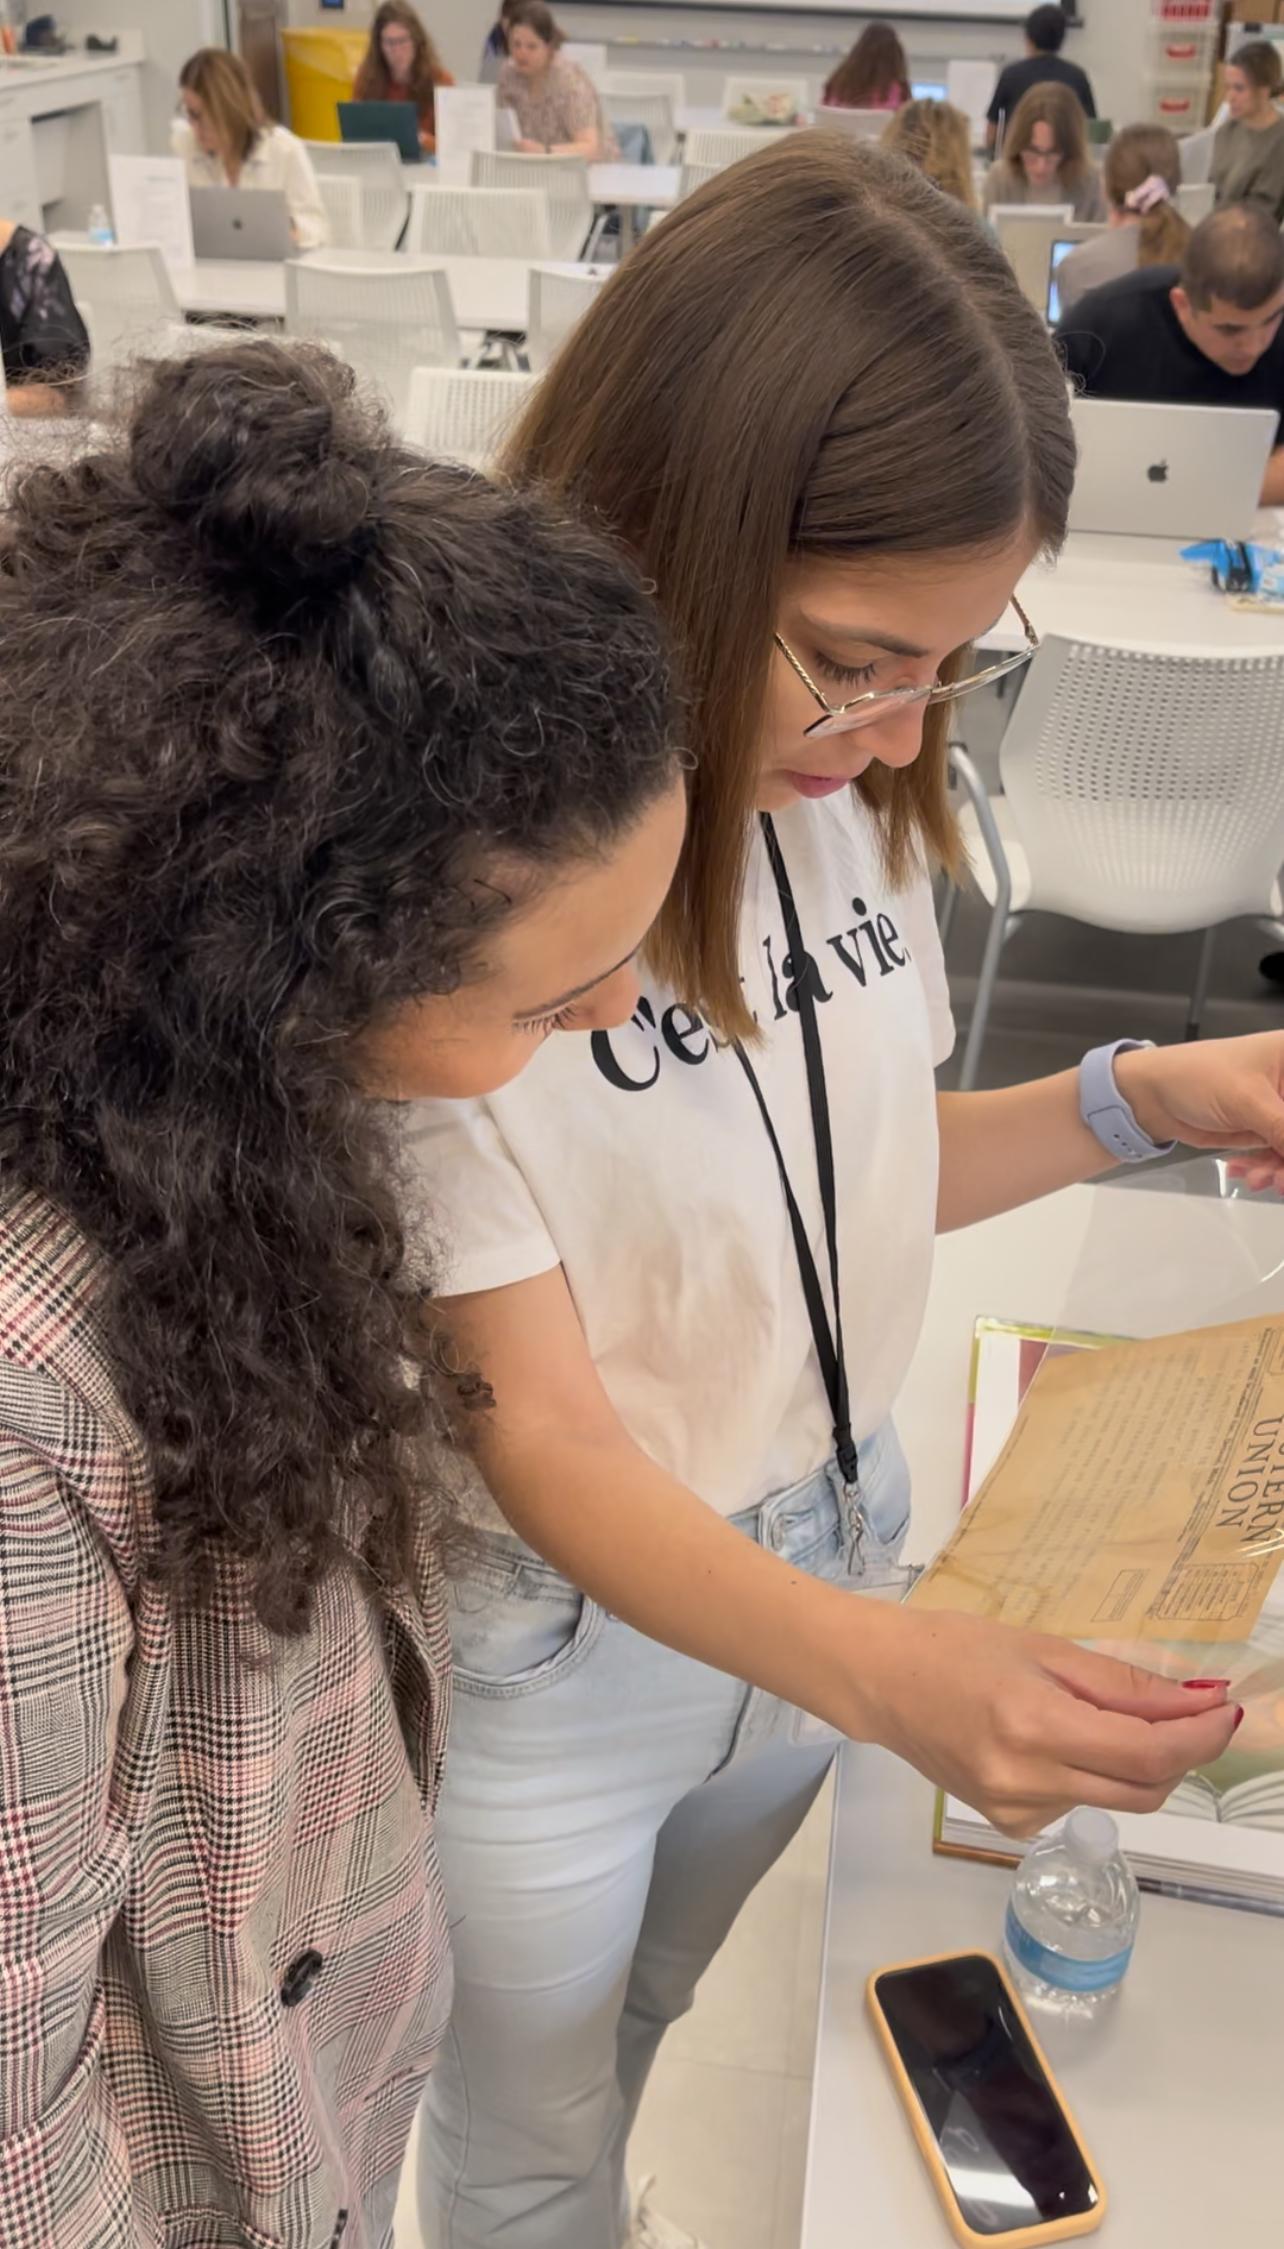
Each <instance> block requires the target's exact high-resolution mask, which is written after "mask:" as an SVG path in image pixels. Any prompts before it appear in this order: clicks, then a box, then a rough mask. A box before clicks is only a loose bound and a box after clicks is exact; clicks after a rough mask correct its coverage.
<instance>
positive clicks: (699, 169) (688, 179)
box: [657, 160, 727, 215]
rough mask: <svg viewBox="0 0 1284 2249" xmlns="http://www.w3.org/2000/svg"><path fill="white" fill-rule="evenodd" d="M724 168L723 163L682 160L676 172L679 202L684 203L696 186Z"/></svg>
mask: <svg viewBox="0 0 1284 2249" xmlns="http://www.w3.org/2000/svg"><path fill="white" fill-rule="evenodd" d="M726 169H727V166H726V165H725V164H690V163H687V162H686V161H685V160H684V161H683V165H682V169H681V171H680V172H679V174H678V201H679V203H685V201H686V199H687V197H688V196H689V195H694V194H695V191H696V189H697V188H698V187H703V186H704V184H705V182H706V180H716V179H717V177H718V175H719V173H721V172H725V171H726ZM657 215H661V214H657Z"/></svg>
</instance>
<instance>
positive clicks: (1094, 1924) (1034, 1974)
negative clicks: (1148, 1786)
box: [1003, 1808, 1141, 2021]
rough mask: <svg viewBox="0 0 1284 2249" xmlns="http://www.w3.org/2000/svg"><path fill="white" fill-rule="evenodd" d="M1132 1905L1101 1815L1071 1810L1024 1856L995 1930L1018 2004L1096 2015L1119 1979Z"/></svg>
mask: <svg viewBox="0 0 1284 2249" xmlns="http://www.w3.org/2000/svg"><path fill="white" fill-rule="evenodd" d="M1140 1902H1141V1901H1140V1899H1139V1898H1138V1895H1137V1884H1136V1882H1135V1880H1134V1879H1133V1872H1132V1868H1131V1867H1130V1866H1129V1864H1128V1861H1127V1859H1126V1858H1125V1857H1124V1855H1123V1852H1122V1851H1121V1850H1120V1848H1119V1830H1118V1828H1117V1827H1116V1825H1115V1823H1114V1821H1113V1820H1112V1819H1111V1817H1110V1814H1109V1812H1094V1811H1087V1810H1084V1809H1082V1808H1081V1809H1080V1810H1079V1811H1075V1812H1071V1814H1070V1816H1069V1818H1068V1819H1067V1820H1066V1821H1065V1823H1064V1825H1063V1826H1062V1827H1060V1828H1058V1829H1057V1831H1056V1832H1055V1834H1052V1835H1045V1836H1044V1837H1043V1839H1042V1841H1040V1842H1038V1843H1036V1844H1035V1845H1034V1846H1033V1848H1032V1849H1031V1850H1029V1851H1027V1853H1026V1855H1025V1858H1024V1859H1023V1861H1022V1863H1021V1865H1020V1866H1019V1867H1018V1869H1017V1873H1016V1878H1015V1880H1014V1882H1013V1884H1012V1891H1011V1895H1010V1897H1009V1899H1008V1910H1007V1919H1006V1921H1005V1923H1004V1929H1003V1950H1004V1954H1005V1956H1006V1959H1007V1964H1008V1967H1009V1969H1010V1970H1011V1973H1012V1980H1013V1982H1014V1983H1015V1984H1016V1987H1017V1990H1018V1991H1019V1992H1020V1994H1021V1997H1022V1998H1023V2000H1024V2001H1025V2003H1026V2005H1027V2006H1028V2007H1032V2008H1034V2009H1036V2010H1038V2011H1040V2012H1042V2013H1044V2014H1045V2015H1054V2014H1055V2015H1059V2016H1062V2017H1064V2018H1067V2019H1078V2020H1080V2021H1088V2020H1091V2019H1092V2018H1093V2017H1094V2016H1097V2015H1100V2014H1102V2013H1103V2012H1104V2011H1105V2009H1106V2008H1108V2007H1109V2006H1110V2005H1111V2004H1112V2002H1113V2001H1114V1999H1115V1997H1116V1995H1117V1993H1118V1990H1119V1986H1120V1984H1121V1983H1122V1982H1123V1979H1124V1976H1125V1975H1126V1973H1127V1969H1128V1963H1129V1961H1130V1960H1131V1958H1132V1948H1133V1942H1134V1939H1135V1938H1136V1935H1137V1916H1138V1913H1139V1911H1140Z"/></svg>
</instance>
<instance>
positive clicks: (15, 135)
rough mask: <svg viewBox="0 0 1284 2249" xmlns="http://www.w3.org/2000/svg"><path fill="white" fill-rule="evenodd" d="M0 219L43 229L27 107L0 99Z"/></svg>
mask: <svg viewBox="0 0 1284 2249" xmlns="http://www.w3.org/2000/svg"><path fill="white" fill-rule="evenodd" d="M0 218H5V219H15V220H16V221H17V222H18V224H19V226H29V227H33V228H34V229H35V230H36V232H37V233H38V232H39V231H40V229H41V228H42V227H43V225H44V211H43V208H42V206H41V201H40V184H39V179H38V176H37V172H36V151H35V143H34V141H33V139H32V134H31V121H30V117H29V115H28V112H27V107H26V104H25V103H23V104H21V105H19V104H18V103H16V102H12V101H5V100H3V99H0Z"/></svg>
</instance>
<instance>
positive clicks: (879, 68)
mask: <svg viewBox="0 0 1284 2249" xmlns="http://www.w3.org/2000/svg"><path fill="white" fill-rule="evenodd" d="M909 98H910V74H909V64H908V63H907V62H906V60H905V49H904V48H903V47H902V45H901V43H900V40H899V39H898V37H897V35H896V33H895V31H894V30H893V29H892V26H891V25H890V23H867V24H866V26H865V29H864V30H863V31H862V33H861V35H860V37H859V39H858V40H857V41H856V44H855V46H854V47H852V48H851V49H850V50H849V52H848V53H847V54H845V55H844V56H843V59H842V61H841V62H840V63H839V65H838V68H837V69H836V70H832V71H831V72H830V74H829V77H828V78H827V79H826V81H825V91H824V93H823V95H822V96H821V100H822V101H823V102H824V104H825V105H826V107H827V108H829V109H899V108H900V106H901V103H902V102H907V101H908V100H909Z"/></svg>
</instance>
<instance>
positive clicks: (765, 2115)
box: [397, 1787, 831, 2249]
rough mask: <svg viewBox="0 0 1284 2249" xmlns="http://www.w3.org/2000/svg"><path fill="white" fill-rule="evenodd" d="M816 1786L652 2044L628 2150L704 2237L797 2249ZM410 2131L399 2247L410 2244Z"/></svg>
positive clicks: (825, 1840) (659, 2197) (816, 1945)
mask: <svg viewBox="0 0 1284 2249" xmlns="http://www.w3.org/2000/svg"><path fill="white" fill-rule="evenodd" d="M830 1807H831V1791H830V1789H829V1788H828V1787H827V1788H826V1789H825V1790H824V1791H823V1792H822V1794H821V1796H820V1798H819V1799H818V1801H817V1803H816V1805H815V1807H814V1809H813V1811H812V1813H811V1816H810V1817H809V1819H808V1820H807V1822H806V1824H805V1825H804V1827H803V1828H802V1831H801V1833H800V1834H799V1835H798V1836H797V1837H796V1838H795V1840H794V1842H793V1844H792V1845H791V1847H790V1849H789V1850H788V1851H787V1852H786V1853H785V1856H784V1857H783V1858H782V1859H781V1860H780V1862H779V1864H778V1865H777V1866H776V1867H775V1868H774V1869H773V1871H772V1873H771V1874H770V1875H769V1876H768V1877H767V1880H766V1881H765V1882H763V1883H762V1884H761V1885H760V1886H759V1888H758V1890H757V1891H756V1892H755V1894H754V1896H753V1897H752V1898H751V1899H750V1901H749V1904H748V1905H747V1906H746V1908H745V1910H744V1912H743V1913H742V1914H741V1916H740V1919H739V1921H738V1922H737V1924H736V1927H735V1928H734V1929H733V1931H732V1933H731V1936H730V1937H729V1938H728V1940H727V1943H726V1944H725V1945H724V1947H723V1949H722V1951H721V1953H720V1954H719V1955H718V1958H717V1959H716V1960H715V1962H714V1964H713V1966H712V1968H711V1969H710V1970H709V1973H708V1975H707V1976H706V1977H705V1979H704V1982H703V1983H702V1985H701V1987H700V1991H699V1994H698V1996H697V1999H696V2004H695V2006H694V2008H693V2009H692V2011H691V2013H690V2014H689V2015H688V2016H687V2018H686V2020H685V2021H684V2022H682V2023H679V2024H678V2026H677V2028H676V2029H675V2030H673V2031H672V2032H671V2033H670V2035H669V2037H668V2039H667V2040H666V2041H665V2044H664V2046H663V2048H662V2049H661V2053H660V2058H659V2061H658V2062H657V2064H656V2066H655V2069H654V2071H653V2072H652V2077H651V2083H650V2086H649V2088H648V2091H647V2095H646V2099H645V2101H644V2102H643V2105H642V2113H641V2115H640V2117H639V2119H638V2126H637V2130H636V2132H635V2133H634V2135H633V2142H632V2147H631V2149H630V2156H629V2174H630V2177H631V2178H632V2179H634V2180H635V2181H636V2180H637V2179H639V2178H645V2177H646V2176H647V2174H648V2173H651V2172H654V2174H655V2179H656V2186H655V2193H654V2198H653V2199H654V2202H655V2206H656V2208H657V2209H659V2210H662V2211H663V2212H664V2214H665V2215H666V2216H667V2217H671V2218H673V2219H674V2220H675V2221H677V2222H679V2223H681V2224H682V2225H685V2226H687V2227H690V2228H691V2229H693V2230H694V2231H696V2232H697V2233H698V2234H699V2235H700V2237H701V2239H702V2240H703V2241H704V2242H706V2243H707V2245H708V2249H797V2244H798V2233H799V2225H800V2222H801V2217H802V2188H803V2165H804V2162H805V2159H806V2152H807V2125H808V2120H809V2115H810V2108H811V2056H812V2044H813V2039H814V2035H815V2026H816V2008H817V2001H818V1998H819V1992H820V1938H821V1917H822V1912H823V1907H824V1896H825V1867H826V1862H827V1858H828V1851H829V1824H830ZM414 2154H415V2144H414V2141H413V2140H412V2141H411V2147H410V2155H409V2157H408V2159H407V2163H406V2171H405V2176H404V2179H403V2183H402V2193H401V2200H400V2202H399V2203H398V2206H397V2249H421V2243H420V2234H419V2229H418V2225H417V2222H416V2218H415V2205H414V2185H413V2181H414Z"/></svg>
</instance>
